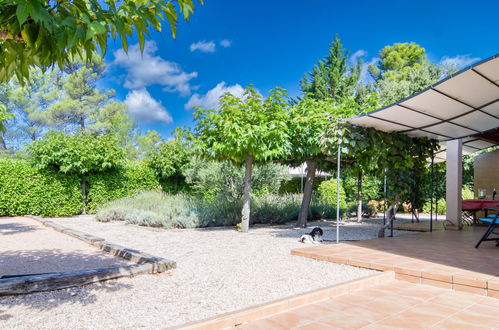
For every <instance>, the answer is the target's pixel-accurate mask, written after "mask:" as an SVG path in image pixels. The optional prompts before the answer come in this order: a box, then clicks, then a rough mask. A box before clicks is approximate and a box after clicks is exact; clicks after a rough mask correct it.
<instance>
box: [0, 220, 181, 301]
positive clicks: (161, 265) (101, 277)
mask: <svg viewBox="0 0 499 330" xmlns="http://www.w3.org/2000/svg"><path fill="white" fill-rule="evenodd" d="M26 217H28V218H30V219H33V220H36V221H39V222H41V223H42V224H43V225H44V226H47V227H50V228H52V229H55V230H57V231H59V232H61V233H64V234H67V235H70V236H73V237H75V238H78V239H80V240H82V241H84V242H86V243H88V244H90V245H93V246H95V247H97V248H99V249H101V250H102V251H105V252H107V253H109V254H111V255H114V256H117V257H120V258H123V259H125V260H129V261H131V262H133V263H134V264H133V265H128V266H119V267H107V268H96V269H88V270H78V271H72V272H54V273H47V274H40V275H27V276H19V277H9V278H0V296H6V295H16V294H26V293H33V292H39V291H50V290H58V289H65V288H70V287H74V286H80V285H85V284H90V283H94V282H100V281H105V280H110V279H116V278H120V277H125V276H127V277H130V276H135V275H139V274H156V273H162V272H166V271H167V270H170V269H173V268H175V267H176V266H177V264H176V262H175V261H173V260H169V259H164V258H159V257H155V256H153V255H150V254H147V253H144V252H141V251H138V250H133V249H129V248H126V247H124V246H121V245H117V244H113V243H109V242H107V241H106V240H104V239H103V238H100V237H97V236H93V235H90V234H86V233H83V232H81V231H78V230H73V229H70V228H67V227H64V226H62V225H60V224H57V223H54V222H52V221H50V220H48V219H44V218H40V217H37V216H31V215H29V216H26Z"/></svg>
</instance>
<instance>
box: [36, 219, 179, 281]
mask: <svg viewBox="0 0 499 330" xmlns="http://www.w3.org/2000/svg"><path fill="white" fill-rule="evenodd" d="M26 217H28V218H31V219H34V220H36V221H39V222H41V223H42V224H43V225H45V226H47V227H50V228H53V229H55V230H57V231H59V232H61V233H64V234H67V235H70V236H73V237H76V238H78V239H80V240H82V241H84V242H86V243H88V244H90V245H93V246H95V247H97V248H99V249H101V250H102V251H105V252H107V253H109V254H111V255H113V256H116V257H120V258H123V259H125V260H129V261H131V262H133V263H136V264H151V265H152V270H151V273H153V274H154V273H162V272H166V271H167V270H170V269H173V268H176V267H177V263H176V262H175V261H173V260H169V259H165V258H160V257H155V256H153V255H150V254H148V253H144V252H141V251H139V250H134V249H129V248H127V247H124V246H121V245H118V244H113V243H110V242H107V241H106V240H104V239H103V238H100V237H97V236H94V235H90V234H86V233H83V232H81V231H78V230H74V229H70V228H67V227H64V226H62V225H60V224H58V223H54V222H52V221H50V220H48V219H44V218H41V217H37V216H33V215H28V216H26Z"/></svg>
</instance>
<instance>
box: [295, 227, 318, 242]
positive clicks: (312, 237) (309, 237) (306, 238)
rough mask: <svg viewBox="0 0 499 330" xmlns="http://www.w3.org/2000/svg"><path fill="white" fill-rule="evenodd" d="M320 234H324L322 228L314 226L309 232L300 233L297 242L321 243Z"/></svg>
mask: <svg viewBox="0 0 499 330" xmlns="http://www.w3.org/2000/svg"><path fill="white" fill-rule="evenodd" d="M322 235H324V232H323V231H322V229H321V228H320V227H315V228H314V229H312V231H311V232H310V233H308V234H304V235H301V236H300V239H299V240H298V242H301V243H305V244H321V242H322Z"/></svg>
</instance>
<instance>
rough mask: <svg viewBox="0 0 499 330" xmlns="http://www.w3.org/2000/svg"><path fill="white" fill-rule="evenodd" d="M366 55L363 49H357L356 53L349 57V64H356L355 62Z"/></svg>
mask: <svg viewBox="0 0 499 330" xmlns="http://www.w3.org/2000/svg"><path fill="white" fill-rule="evenodd" d="M366 55H367V51H365V50H363V49H359V50H358V51H356V52H355V53H353V54H352V55H351V56H350V63H352V64H357V61H358V60H359V59H360V58H361V57H364V56H366Z"/></svg>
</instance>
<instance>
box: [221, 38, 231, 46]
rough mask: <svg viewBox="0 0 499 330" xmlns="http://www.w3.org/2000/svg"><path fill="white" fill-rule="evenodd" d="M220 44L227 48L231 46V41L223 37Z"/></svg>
mask: <svg viewBox="0 0 499 330" xmlns="http://www.w3.org/2000/svg"><path fill="white" fill-rule="evenodd" d="M220 46H222V47H223V48H229V47H230V46H232V41H230V40H227V39H224V40H222V41H220Z"/></svg>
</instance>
